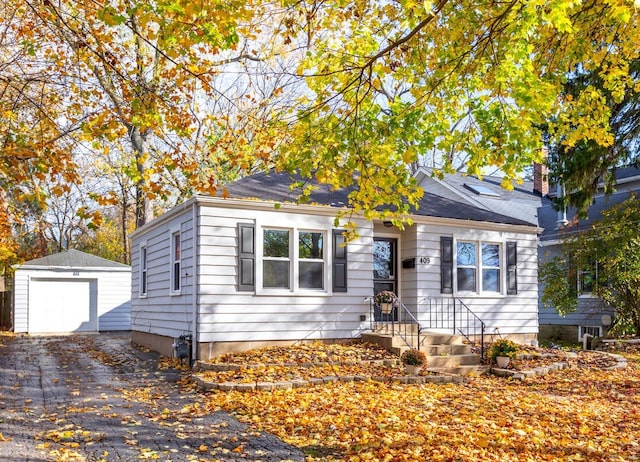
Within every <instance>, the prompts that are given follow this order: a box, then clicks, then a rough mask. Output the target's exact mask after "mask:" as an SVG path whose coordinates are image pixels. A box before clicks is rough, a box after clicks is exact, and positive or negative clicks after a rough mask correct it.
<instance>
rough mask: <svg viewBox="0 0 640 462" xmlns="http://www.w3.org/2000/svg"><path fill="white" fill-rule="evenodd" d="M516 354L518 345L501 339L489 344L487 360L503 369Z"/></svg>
mask: <svg viewBox="0 0 640 462" xmlns="http://www.w3.org/2000/svg"><path fill="white" fill-rule="evenodd" d="M517 352H518V345H517V344H516V343H514V342H512V341H511V340H507V339H506V338H501V339H498V340H496V341H495V342H493V343H492V344H491V347H490V348H489V358H491V360H492V361H494V362H496V364H497V365H498V367H501V368H505V367H507V366H508V365H509V363H510V362H511V360H512V359H513V358H514V356H515V355H516V353H517Z"/></svg>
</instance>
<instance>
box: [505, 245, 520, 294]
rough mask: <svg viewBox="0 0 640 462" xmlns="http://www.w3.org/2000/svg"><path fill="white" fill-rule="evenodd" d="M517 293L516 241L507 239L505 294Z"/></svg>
mask: <svg viewBox="0 0 640 462" xmlns="http://www.w3.org/2000/svg"><path fill="white" fill-rule="evenodd" d="M517 293H518V243H517V242H513V241H507V295H515V294H517Z"/></svg>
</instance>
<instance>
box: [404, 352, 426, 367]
mask: <svg viewBox="0 0 640 462" xmlns="http://www.w3.org/2000/svg"><path fill="white" fill-rule="evenodd" d="M400 361H402V364H405V365H407V366H422V365H423V364H425V363H426V362H427V357H426V356H425V354H424V353H423V352H422V351H420V350H416V349H411V350H406V351H405V352H404V353H402V356H400Z"/></svg>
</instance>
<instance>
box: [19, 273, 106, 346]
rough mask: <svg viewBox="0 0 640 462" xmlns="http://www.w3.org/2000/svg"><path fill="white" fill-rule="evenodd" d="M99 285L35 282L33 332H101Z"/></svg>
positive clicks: (75, 281) (90, 282)
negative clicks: (98, 302) (98, 299)
mask: <svg viewBox="0 0 640 462" xmlns="http://www.w3.org/2000/svg"><path fill="white" fill-rule="evenodd" d="M97 314H98V310H97V282H96V281H95V280H86V279H85V280H79V279H73V280H69V279H31V281H30V284H29V332H32V333H35V332H87V331H97V330H98V316H97Z"/></svg>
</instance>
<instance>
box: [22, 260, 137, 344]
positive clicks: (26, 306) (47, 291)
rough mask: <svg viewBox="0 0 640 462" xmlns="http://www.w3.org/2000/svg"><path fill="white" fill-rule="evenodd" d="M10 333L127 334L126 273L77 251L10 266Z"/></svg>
mask: <svg viewBox="0 0 640 462" xmlns="http://www.w3.org/2000/svg"><path fill="white" fill-rule="evenodd" d="M14 294H15V295H14V316H13V330H14V332H28V333H67V332H102V331H110V330H129V329H130V328H131V305H130V301H131V268H130V267H129V266H127V265H123V264H121V263H117V262H114V261H110V260H106V259H104V258H100V257H96V256H94V255H89V254H86V253H84V252H80V251H78V250H68V251H65V252H61V253H57V254H54V255H49V256H47V257H42V258H37V259H35V260H31V261H28V262H26V263H23V264H22V265H19V266H16V271H15V278H14Z"/></svg>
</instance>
